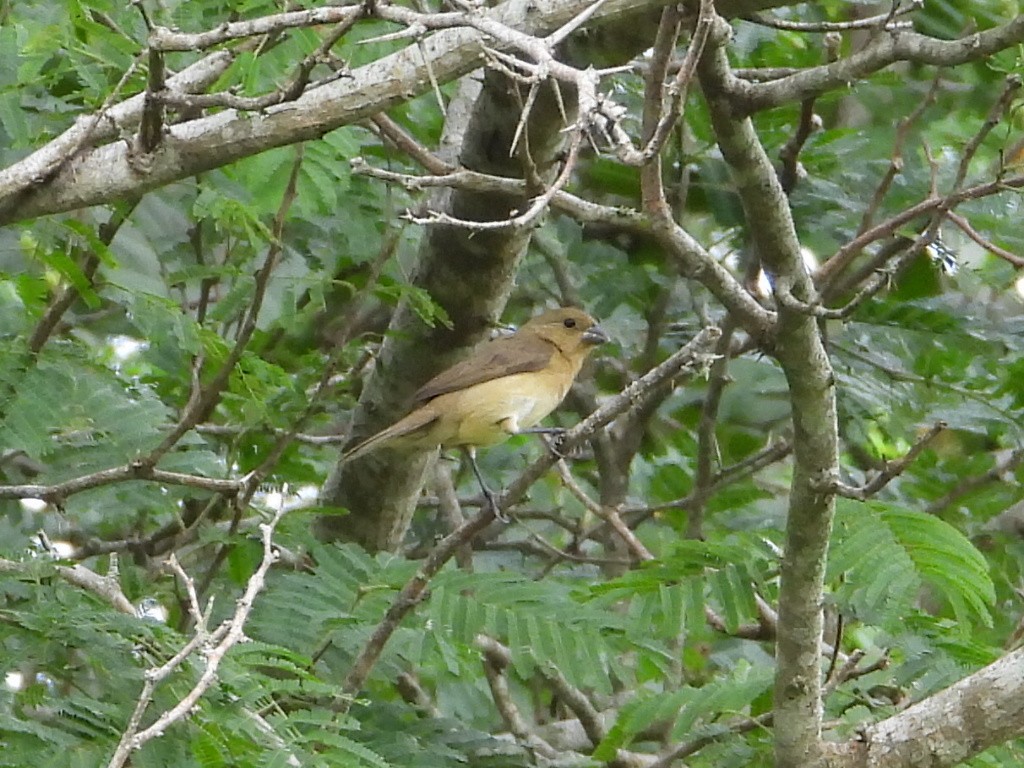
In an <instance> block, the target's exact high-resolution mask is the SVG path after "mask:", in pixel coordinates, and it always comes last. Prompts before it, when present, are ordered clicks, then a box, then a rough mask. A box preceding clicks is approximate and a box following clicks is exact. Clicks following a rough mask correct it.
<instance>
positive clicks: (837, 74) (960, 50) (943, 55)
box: [721, 15, 1024, 114]
mask: <svg viewBox="0 0 1024 768" xmlns="http://www.w3.org/2000/svg"><path fill="white" fill-rule="evenodd" d="M1022 41H1024V15H1019V16H1017V17H1016V18H1015V19H1013V21H1010V22H1008V23H1007V24H1004V25H1003V26H1001V27H995V28H993V29H987V30H985V31H984V32H976V33H975V34H973V35H967V36H966V37H962V38H960V39H959V40H937V39H935V38H933V37H928V36H926V35H921V34H918V33H916V32H909V31H906V30H902V29H900V30H890V31H889V32H888V33H887V34H879V35H878V36H877V37H876V38H875V39H874V40H872V41H871V42H869V43H868V44H867V45H866V46H865V47H864V48H863V49H862V50H860V51H858V52H857V53H855V54H853V55H852V56H849V57H848V58H845V59H841V60H840V61H837V62H834V63H832V64H828V65H825V66H821V67H814V68H812V69H805V70H802V71H800V72H797V73H796V74H793V75H790V76H789V77H783V78H780V79H778V80H773V81H771V82H768V83H750V82H747V81H744V80H741V79H739V78H738V77H736V76H735V75H730V77H729V78H727V79H726V80H725V81H724V82H723V83H722V84H721V85H722V87H723V88H724V89H725V90H726V91H727V92H728V93H729V94H730V97H731V98H732V99H734V100H735V101H734V107H735V108H736V110H737V111H738V112H743V113H746V114H751V113H754V112H758V111H760V110H763V109H770V108H772V107H777V106H779V105H780V104H787V103H790V102H794V101H802V100H803V99H807V98H812V97H815V96H820V95H821V94H823V93H825V92H827V91H831V90H835V89H837V88H846V87H847V86H848V85H849V84H850V83H855V82H857V81H858V80H861V79H863V78H864V77H866V76H867V75H870V74H872V73H873V72H877V71H879V70H881V69H884V68H885V67H888V66H889V65H890V64H895V63H896V62H897V61H908V62H913V63H915V64H932V65H934V66H938V67H952V66H956V65H958V64H965V63H967V62H970V61H980V60H981V59H983V58H985V57H987V56H991V55H992V54H993V53H995V52H997V51H1001V50H1003V49H1005V48H1008V47H1010V46H1013V45H1017V44H1019V43H1020V42H1022Z"/></svg>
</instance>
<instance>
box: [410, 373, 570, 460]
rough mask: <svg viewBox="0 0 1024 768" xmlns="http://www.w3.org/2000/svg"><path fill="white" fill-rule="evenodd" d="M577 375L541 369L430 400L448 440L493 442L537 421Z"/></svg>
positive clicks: (442, 434)
mask: <svg viewBox="0 0 1024 768" xmlns="http://www.w3.org/2000/svg"><path fill="white" fill-rule="evenodd" d="M571 384H572V376H566V375H564V374H562V375H558V374H556V373H549V372H547V371H537V372H531V373H517V374H513V375H511V376H503V377H501V378H498V379H492V380H491V381H485V382H483V383H480V384H475V385H473V386H472V387H467V388H466V389H464V390H461V391H459V392H449V393H448V394H445V395H441V396H440V397H437V398H435V399H434V400H432V401H431V402H430V405H431V406H432V407H433V409H434V410H435V412H436V413H438V414H440V418H439V423H437V424H436V433H435V434H437V436H438V437H440V438H441V439H440V441H439V442H440V443H441V444H442V445H445V446H459V445H473V446H488V445H494V444H495V443H500V442H501V441H502V440H505V439H506V438H507V437H509V435H514V434H516V433H517V432H519V431H520V430H523V429H527V428H529V427H532V426H534V425H535V424H537V422H539V421H540V420H541V419H543V418H544V417H545V416H547V415H548V414H549V413H551V412H552V411H553V410H554V409H555V408H556V407H557V406H558V404H559V403H560V402H562V399H563V398H564V397H565V394H566V392H568V390H569V386H570V385H571Z"/></svg>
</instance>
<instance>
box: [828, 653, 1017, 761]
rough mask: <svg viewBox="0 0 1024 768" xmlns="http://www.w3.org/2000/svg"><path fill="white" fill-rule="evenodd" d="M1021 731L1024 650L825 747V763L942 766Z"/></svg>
mask: <svg viewBox="0 0 1024 768" xmlns="http://www.w3.org/2000/svg"><path fill="white" fill-rule="evenodd" d="M1021 734H1024V650H1017V651H1014V652H1012V653H1009V654H1007V655H1006V656H1004V657H1003V658H1001V659H999V660H998V661H996V662H994V663H992V664H990V665H989V666H987V667H985V668H984V669H982V670H980V671H978V672H975V673H974V674H973V675H971V676H970V677H966V678H964V679H963V680H960V681H959V682H957V683H955V684H953V685H952V686H950V687H949V688H947V689H946V690H944V691H941V692H940V693H937V694H935V695H934V696H930V697H928V698H927V699H924V700H923V701H919V702H918V703H917V704H914V705H913V706H911V707H908V708H907V709H905V710H904V711H902V712H900V713H899V714H897V715H894V716H893V717H890V718H888V719H887V720H883V721H882V722H880V723H877V724H876V725H873V726H871V727H870V728H867V729H866V730H865V731H864V732H863V733H862V734H861V735H860V736H859V737H858V738H856V739H854V740H852V741H849V742H846V743H845V744H841V745H830V746H829V747H828V750H827V751H828V757H827V763H826V764H827V765H828V766H829V768H918V767H921V768H923V767H924V766H927V768H944V767H945V766H954V765H959V764H961V763H963V762H964V761H966V760H968V759H969V758H971V757H973V756H974V755H977V754H978V753H980V752H983V751H984V750H986V749H988V748H989V747H992V746H994V745H996V744H1001V743H1002V742H1004V741H1007V740H1008V739H1012V738H1015V737H1019V736H1020V735H1021Z"/></svg>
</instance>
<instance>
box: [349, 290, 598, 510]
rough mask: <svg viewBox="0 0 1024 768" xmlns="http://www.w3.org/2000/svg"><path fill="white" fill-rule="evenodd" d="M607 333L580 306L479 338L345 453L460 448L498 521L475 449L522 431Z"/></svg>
mask: <svg viewBox="0 0 1024 768" xmlns="http://www.w3.org/2000/svg"><path fill="white" fill-rule="evenodd" d="M609 340H610V339H609V336H608V334H607V333H605V331H604V329H603V328H601V326H600V325H598V323H597V321H596V320H595V319H594V318H593V317H591V316H590V315H589V314H587V312H585V311H584V310H582V309H578V308H576V307H562V308H559V309H551V310H547V311H545V312H542V313H540V314H539V315H536V316H535V317H533V318H531V319H530V320H529V321H527V322H526V323H525V324H524V325H523V326H522V327H521V328H520V329H519V330H518V331H516V332H515V333H514V334H512V335H511V336H507V337H503V338H497V339H493V340H491V341H487V342H484V343H483V344H481V345H479V346H478V347H476V349H474V351H473V352H472V353H471V354H470V356H469V357H467V358H466V359H465V360H462V361H461V362H459V363H456V364H455V365H453V366H452V367H451V368H448V369H447V370H445V371H442V372H441V373H439V374H438V375H437V376H435V377H434V378H432V379H430V381H428V382H427V383H426V384H424V385H423V386H422V387H420V389H419V390H417V392H416V394H415V395H413V410H412V412H410V413H409V415H407V416H405V417H403V418H401V419H399V420H398V421H397V422H395V423H394V424H392V425H391V426H390V427H387V428H386V429H383V430H381V431H380V432H377V433H376V434H375V435H372V436H371V437H368V438H367V439H366V440H364V441H363V442H361V443H359V444H358V445H356V446H355V447H353V448H351V449H350V450H348V451H346V452H345V453H344V454H343V455H342V462H348V461H352V460H353V459H358V458H360V457H361V456H365V455H367V454H369V453H371V452H373V451H375V450H377V449H379V448H383V447H385V446H387V447H389V448H397V449H400V450H417V449H419V450H431V449H436V448H438V447H441V448H461V449H463V450H464V451H465V452H466V455H467V456H468V458H469V461H470V465H471V466H472V468H473V474H474V475H475V476H476V479H477V482H478V483H479V484H480V489H481V491H482V492H483V494H484V497H485V498H486V500H487V501H488V503H489V505H490V507H491V510H492V511H493V512H494V514H495V516H496V517H498V518H501V519H504V518H503V517H502V515H501V512H500V510H499V509H498V506H497V502H496V498H495V495H494V493H493V492H492V491H491V490H490V489H489V488H488V487H487V484H486V483H485V482H484V478H483V475H482V474H481V472H480V468H479V467H478V466H477V463H476V449H477V448H486V447H489V446H493V445H496V444H497V443H500V442H502V441H504V440H506V439H508V438H509V437H511V436H512V435H517V434H521V433H524V432H547V433H551V432H557V431H560V430H554V429H545V428H539V429H535V428H534V427H535V425H536V424H537V423H538V422H540V421H541V420H542V419H544V418H545V417H546V416H547V415H548V414H550V413H551V412H552V411H553V410H555V408H557V407H558V405H559V403H561V402H562V400H563V399H564V398H565V396H566V394H567V393H568V392H569V387H571V386H572V383H573V381H574V380H575V379H576V375H577V374H578V373H579V372H580V368H581V367H582V366H583V362H584V360H586V358H587V355H588V354H590V352H591V351H592V350H593V349H594V348H595V347H597V346H598V345H600V344H604V343H606V342H608V341H609Z"/></svg>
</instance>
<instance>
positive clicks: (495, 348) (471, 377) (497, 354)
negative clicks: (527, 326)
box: [413, 334, 555, 403]
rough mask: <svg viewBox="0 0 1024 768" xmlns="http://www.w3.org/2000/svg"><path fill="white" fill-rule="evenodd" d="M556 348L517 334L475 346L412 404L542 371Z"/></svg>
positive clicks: (419, 393) (437, 377) (539, 339)
mask: <svg viewBox="0 0 1024 768" xmlns="http://www.w3.org/2000/svg"><path fill="white" fill-rule="evenodd" d="M554 351H555V348H554V347H553V346H552V345H551V344H550V343H549V342H547V341H545V340H544V339H542V338H540V337H538V336H533V335H528V336H527V335H522V334H516V335H515V336H510V337H508V338H506V339H495V340H493V341H489V342H487V343H486V344H483V345H481V346H480V347H477V349H476V350H475V351H474V352H473V354H471V355H470V356H469V357H467V358H466V359H465V360H463V361H462V362H461V363H456V364H455V365H453V366H452V367H451V368H449V369H448V370H446V371H442V372H441V373H439V374H438V375H437V376H435V377H434V378H432V379H431V380H430V381H428V382H427V383H426V384H424V385H423V386H422V387H420V389H419V391H417V392H416V394H415V396H414V398H413V399H414V402H416V403H425V402H426V401H428V400H432V399H433V398H435V397H437V396H438V395H443V394H445V393H446V392H455V391H457V390H460V389H466V388H467V387H472V386H473V385H474V384H482V383H483V382H485V381H491V380H492V379H499V378H501V377H502V376H511V375H512V374H514V373H530V372H531V371H539V370H541V369H542V368H544V367H545V366H546V365H547V364H548V363H549V362H550V361H551V355H552V354H554Z"/></svg>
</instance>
